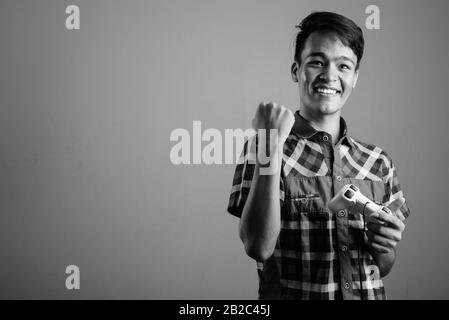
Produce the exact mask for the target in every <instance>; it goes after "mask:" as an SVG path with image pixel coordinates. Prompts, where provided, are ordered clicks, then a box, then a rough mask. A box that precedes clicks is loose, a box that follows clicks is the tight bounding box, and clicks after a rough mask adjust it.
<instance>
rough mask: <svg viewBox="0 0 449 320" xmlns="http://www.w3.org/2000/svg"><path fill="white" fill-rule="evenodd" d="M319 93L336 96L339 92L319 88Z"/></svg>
mask: <svg viewBox="0 0 449 320" xmlns="http://www.w3.org/2000/svg"><path fill="white" fill-rule="evenodd" d="M316 91H317V92H319V93H324V94H336V93H337V90H334V89H327V88H317V89H316Z"/></svg>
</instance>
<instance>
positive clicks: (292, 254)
mask: <svg viewBox="0 0 449 320" xmlns="http://www.w3.org/2000/svg"><path fill="white" fill-rule="evenodd" d="M295 117H296V122H295V126H294V127H293V129H292V132H291V134H290V136H289V138H288V139H287V141H286V143H285V144H284V150H283V151H284V153H283V159H282V172H281V183H280V186H279V187H280V191H281V192H280V194H281V196H280V206H281V231H280V234H279V237H278V240H277V244H276V249H275V252H274V254H273V256H272V257H271V258H270V259H268V260H267V261H265V262H263V263H262V262H258V263H257V268H258V273H259V298H260V299H265V298H269V299H360V298H364V299H386V294H385V290H384V287H383V283H382V280H381V278H380V275H379V268H378V267H377V265H376V263H375V261H374V259H373V257H372V256H371V254H370V253H369V252H368V250H367V249H366V248H367V247H366V239H365V241H364V240H363V239H364V233H363V227H364V225H363V217H362V213H361V212H358V211H357V209H352V208H350V209H347V210H344V211H341V212H338V213H337V212H329V209H328V207H327V204H328V202H329V200H330V199H331V198H332V197H333V195H334V194H335V193H336V192H337V191H338V190H339V189H340V188H341V187H342V186H343V185H345V184H347V183H353V184H355V185H357V186H358V187H359V188H360V189H361V191H362V193H363V194H365V195H366V196H368V197H370V198H371V199H372V200H374V201H375V202H377V203H379V204H383V205H388V204H390V203H391V202H392V201H394V200H395V199H397V198H399V197H401V196H403V194H402V191H401V188H400V185H399V182H398V177H397V173H396V170H395V167H394V165H393V163H392V160H391V158H390V157H389V156H388V154H387V153H385V151H383V150H381V149H380V148H378V147H376V146H373V145H368V144H365V143H363V142H360V141H357V140H355V139H353V138H351V137H349V136H348V135H347V130H346V124H345V122H344V120H343V119H342V120H341V127H342V133H343V134H342V136H343V137H342V139H341V140H340V141H339V143H337V145H336V146H335V147H333V146H332V143H331V139H330V137H329V135H328V134H327V133H324V132H317V131H315V130H314V129H313V128H311V126H310V124H308V122H307V121H306V120H305V119H304V118H302V117H301V116H300V115H299V113H296V114H295ZM256 144H257V138H256V137H252V138H250V139H249V140H248V141H247V142H246V143H245V146H244V150H243V152H242V156H241V157H240V160H239V162H238V164H237V167H236V171H235V175H234V181H233V186H232V190H231V195H230V199H229V204H228V211H229V212H230V213H231V214H233V215H235V216H237V217H240V216H241V213H242V210H243V206H244V205H245V202H246V199H247V197H248V194H249V189H250V187H251V181H252V177H253V174H254V169H255V157H256ZM401 212H402V215H403V218H404V219H405V218H407V217H408V216H409V213H410V211H409V209H408V207H407V205H406V204H405V205H404V206H403V207H402V208H401ZM360 271H361V272H360ZM360 284H361V285H362V287H363V290H360Z"/></svg>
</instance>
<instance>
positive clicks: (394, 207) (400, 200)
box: [387, 197, 405, 213]
mask: <svg viewBox="0 0 449 320" xmlns="http://www.w3.org/2000/svg"><path fill="white" fill-rule="evenodd" d="M404 203H405V198H404V197H400V198H398V199H396V200H394V201H393V202H392V203H390V204H389V205H388V206H387V208H388V209H390V210H391V212H393V213H394V212H396V211H397V210H399V209H400V208H401V207H402V206H403V205H404Z"/></svg>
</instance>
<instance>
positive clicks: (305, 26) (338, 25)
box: [295, 11, 365, 69]
mask: <svg viewBox="0 0 449 320" xmlns="http://www.w3.org/2000/svg"><path fill="white" fill-rule="evenodd" d="M296 28H298V29H299V32H298V34H297V36H296V46H295V61H296V62H298V63H299V64H301V53H302V50H303V49H304V44H305V43H306V40H307V38H308V37H309V35H310V34H311V33H312V32H315V31H333V32H335V33H337V35H338V37H339V39H340V41H341V42H342V43H343V44H344V45H345V46H347V47H349V48H351V49H352V51H353V52H354V54H355V55H356V56H357V66H356V69H358V68H359V65H360V60H361V59H362V56H363V48H364V46H365V40H364V38H363V31H362V29H360V27H359V26H357V25H356V24H355V23H354V21H352V20H351V19H348V18H346V17H345V16H342V15H340V14H338V13H334V12H325V11H320V12H313V13H311V14H309V15H308V16H307V17H305V18H304V19H303V20H302V21H301V23H300V24H299V25H297V26H296Z"/></svg>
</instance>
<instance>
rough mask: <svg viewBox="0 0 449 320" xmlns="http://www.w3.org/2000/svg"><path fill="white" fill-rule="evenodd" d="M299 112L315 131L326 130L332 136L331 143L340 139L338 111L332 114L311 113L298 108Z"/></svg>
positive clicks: (339, 112)
mask: <svg viewBox="0 0 449 320" xmlns="http://www.w3.org/2000/svg"><path fill="white" fill-rule="evenodd" d="M299 114H300V115H301V116H302V117H304V118H305V119H306V120H308V121H309V122H310V124H311V126H312V127H313V128H314V129H315V130H317V131H324V132H327V133H328V134H330V135H331V136H332V144H333V145H335V144H336V143H337V142H338V140H339V139H340V114H341V111H338V112H336V113H334V114H329V115H323V114H319V115H316V114H311V113H309V112H307V110H306V109H305V108H301V109H300V110H299Z"/></svg>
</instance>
